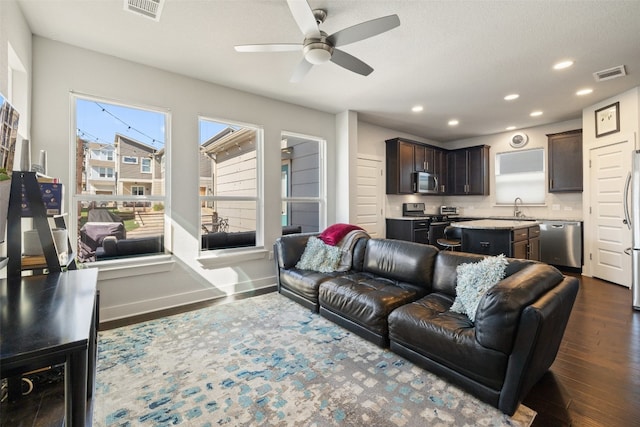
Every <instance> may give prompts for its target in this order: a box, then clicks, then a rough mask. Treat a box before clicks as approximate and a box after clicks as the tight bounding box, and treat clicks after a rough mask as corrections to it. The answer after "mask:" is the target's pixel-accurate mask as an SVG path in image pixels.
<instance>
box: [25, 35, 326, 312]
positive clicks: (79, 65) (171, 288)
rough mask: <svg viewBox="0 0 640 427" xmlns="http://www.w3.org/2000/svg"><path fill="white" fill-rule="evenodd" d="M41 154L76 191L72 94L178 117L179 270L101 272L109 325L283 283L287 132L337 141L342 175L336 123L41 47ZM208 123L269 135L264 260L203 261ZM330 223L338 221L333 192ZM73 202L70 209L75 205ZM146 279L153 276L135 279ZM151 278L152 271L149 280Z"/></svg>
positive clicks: (37, 111)
mask: <svg viewBox="0 0 640 427" xmlns="http://www.w3.org/2000/svg"><path fill="white" fill-rule="evenodd" d="M33 67H34V68H33V94H34V97H33V109H32V114H33V124H32V129H31V130H32V144H33V145H32V152H38V151H39V150H41V149H42V150H47V153H48V162H49V174H50V175H53V176H57V177H60V178H62V180H63V183H65V184H68V182H69V180H70V177H69V166H70V164H69V162H70V158H71V157H70V156H71V155H70V152H69V150H70V138H72V137H73V133H72V130H71V128H70V127H71V116H70V93H71V92H72V91H73V92H76V93H82V94H87V95H94V96H98V97H104V98H107V99H111V100H114V101H118V102H123V103H127V104H132V105H140V106H151V107H160V108H164V109H167V110H168V111H169V112H170V115H171V147H170V150H169V158H168V161H169V162H170V171H171V176H170V190H169V193H168V196H167V197H168V199H169V200H168V203H167V208H168V209H169V210H170V212H171V216H172V225H171V231H170V233H169V234H170V235H169V236H167V237H168V240H169V241H171V242H173V251H174V254H175V259H176V260H177V263H176V264H175V265H173V266H170V267H168V268H167V270H168V271H163V272H161V273H155V274H154V273H152V272H153V271H154V268H153V267H147V270H140V269H137V270H132V269H126V270H125V271H123V272H122V273H118V272H110V273H103V272H101V273H100V276H99V279H100V280H99V288H100V290H101V304H102V310H101V318H102V319H103V320H109V319H113V318H118V317H124V316H129V315H132V314H137V313H140V312H146V311H153V310H157V309H160V308H165V307H168V306H172V305H179V304H184V303H188V302H194V301H198V300H202V299H208V298H212V297H216V296H220V295H226V294H232V293H237V292H243V291H248V290H252V289H257V288H261V287H265V286H270V285H273V284H274V283H275V277H274V272H275V270H274V265H273V261H272V260H271V259H269V258H270V256H269V255H270V254H269V251H270V250H271V247H272V245H273V242H274V240H275V239H276V238H277V237H278V236H279V234H280V203H279V201H280V139H281V138H280V137H281V133H282V132H283V131H289V132H295V133H301V134H305V135H313V136H317V137H319V138H322V139H325V140H326V141H327V151H328V158H329V161H328V162H327V163H328V173H327V176H335V175H336V172H335V166H334V164H335V162H334V161H332V160H333V159H335V156H336V153H335V138H336V128H335V116H334V115H332V114H327V113H322V112H319V111H315V110H311V109H306V108H302V107H299V106H295V105H291V104H286V103H282V102H278V101H274V100H271V99H268V98H264V97H260V96H256V95H253V94H249V93H246V92H240V91H237V90H233V89H229V88H225V87H221V86H217V85H213V84H209V83H205V82H202V81H199V80H194V79H191V78H187V77H184V76H180V75H176V74H172V73H169V72H165V71H162V70H159V69H155V68H150V67H147V66H143V65H140V64H136V63H133V62H129V61H124V60H121V59H118V58H115V57H112V56H108V55H103V54H98V53H95V52H92V51H88V50H84V49H79V48H76V47H73V46H70V45H67V44H63V43H58V42H55V41H52V40H49V39H44V38H41V37H37V36H35V37H34V38H33ZM198 115H203V116H206V117H211V118H219V119H226V120H228V121H230V122H240V123H247V124H255V125H258V126H261V127H262V128H263V131H264V148H265V149H264V159H263V161H264V192H265V197H264V212H265V216H264V247H265V248H266V250H265V251H264V252H258V253H253V254H251V255H249V256H243V257H233V256H231V257H217V258H214V259H200V260H199V259H198V256H199V252H198V249H199V217H200V209H199V203H198V173H197V171H198ZM328 190H329V191H328V203H327V204H328V221H329V223H331V222H333V221H334V220H335V215H334V214H333V212H334V211H335V199H334V191H333V187H332V186H329V189H328ZM67 202H68V200H67ZM139 271H145V274H144V275H139V276H134V277H127V276H128V275H130V274H132V273H136V272H139ZM146 272H149V274H147V273H146Z"/></svg>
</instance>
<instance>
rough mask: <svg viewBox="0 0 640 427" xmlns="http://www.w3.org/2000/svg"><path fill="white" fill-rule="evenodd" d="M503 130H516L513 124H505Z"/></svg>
mask: <svg viewBox="0 0 640 427" xmlns="http://www.w3.org/2000/svg"><path fill="white" fill-rule="evenodd" d="M504 130H516V127H515V126H507V127H506V128H504Z"/></svg>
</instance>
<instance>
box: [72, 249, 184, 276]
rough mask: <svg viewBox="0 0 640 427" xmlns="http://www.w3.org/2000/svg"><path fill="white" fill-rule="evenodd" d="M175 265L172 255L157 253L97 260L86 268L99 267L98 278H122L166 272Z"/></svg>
mask: <svg viewBox="0 0 640 427" xmlns="http://www.w3.org/2000/svg"><path fill="white" fill-rule="evenodd" d="M174 265H175V260H174V259H173V256H172V255H155V256H146V257H135V258H129V259H115V260H110V261H96V262H93V263H91V264H88V265H86V266H85V268H97V269H98V280H111V279H121V278H124V277H133V276H144V275H147V274H155V273H166V272H167V271H171V270H172V269H173V267H174Z"/></svg>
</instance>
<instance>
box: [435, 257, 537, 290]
mask: <svg viewBox="0 0 640 427" xmlns="http://www.w3.org/2000/svg"><path fill="white" fill-rule="evenodd" d="M484 258H486V255H478V254H472V253H467V252H455V251H440V252H439V253H438V255H437V256H436V260H435V269H434V272H433V292H442V293H444V294H447V295H449V296H451V297H455V296H456V283H457V282H458V276H457V274H456V268H457V267H458V266H459V265H460V264H465V263H471V262H480V261H482V260H483V259H484ZM507 259H508V261H509V263H508V264H507V269H506V271H505V276H510V275H512V274H513V273H515V272H516V271H519V270H522V269H523V268H525V267H526V266H528V265H531V264H533V263H534V261H529V260H523V259H515V258H507Z"/></svg>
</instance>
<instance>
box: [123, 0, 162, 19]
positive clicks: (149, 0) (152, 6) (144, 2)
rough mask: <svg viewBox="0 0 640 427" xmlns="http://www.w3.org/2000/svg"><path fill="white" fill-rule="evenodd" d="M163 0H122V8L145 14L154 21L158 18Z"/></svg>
mask: <svg viewBox="0 0 640 427" xmlns="http://www.w3.org/2000/svg"><path fill="white" fill-rule="evenodd" d="M164 1H165V0H124V10H128V11H129V12H133V13H136V14H138V15H142V16H146V17H147V18H150V19H153V20H154V21H159V20H160V14H161V13H162V7H163V6H164Z"/></svg>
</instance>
